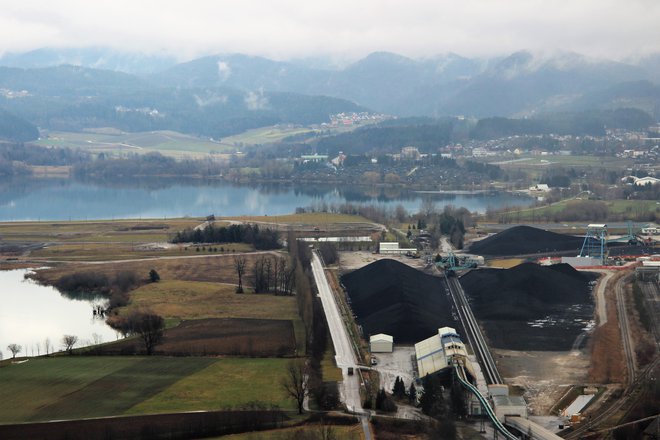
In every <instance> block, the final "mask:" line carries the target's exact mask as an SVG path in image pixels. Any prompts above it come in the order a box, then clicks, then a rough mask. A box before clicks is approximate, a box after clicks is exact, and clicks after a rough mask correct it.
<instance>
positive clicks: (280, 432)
mask: <svg viewBox="0 0 660 440" xmlns="http://www.w3.org/2000/svg"><path fill="white" fill-rule="evenodd" d="M324 434H325V435H327V436H326V437H324V436H323V435H324ZM308 436H313V437H311V438H340V439H342V440H360V439H362V438H364V434H363V432H362V427H361V426H360V425H359V424H357V425H352V426H351V425H349V426H341V425H338V426H322V425H305V426H299V427H295V428H285V429H274V430H270V431H261V432H245V433H242V434H232V435H226V436H222V437H217V438H218V439H222V440H261V439H263V438H268V439H271V440H289V439H295V438H309V437H308Z"/></svg>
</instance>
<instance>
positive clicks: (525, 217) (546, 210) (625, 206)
mask: <svg viewBox="0 0 660 440" xmlns="http://www.w3.org/2000/svg"><path fill="white" fill-rule="evenodd" d="M601 202H602V203H604V204H605V205H606V206H607V209H608V215H610V216H612V217H613V218H616V219H617V220H618V219H625V220H627V219H631V220H632V219H636V218H639V217H640V216H646V215H649V214H652V213H655V214H656V216H658V213H660V202H656V201H655V200H602V201H601ZM574 203H581V200H576V199H569V200H562V201H560V202H556V203H553V204H552V205H547V206H541V207H538V208H522V209H515V210H511V211H509V212H510V215H511V216H512V218H513V219H515V221H516V222H517V221H518V219H520V221H542V220H543V219H548V218H552V217H554V216H558V221H562V220H561V213H562V211H564V210H565V209H566V208H567V207H568V206H569V205H570V204H574ZM610 221H611V220H610Z"/></svg>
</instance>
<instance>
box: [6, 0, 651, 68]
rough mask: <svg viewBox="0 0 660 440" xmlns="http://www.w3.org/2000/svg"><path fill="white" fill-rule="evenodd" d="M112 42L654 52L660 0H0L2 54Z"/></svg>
mask: <svg viewBox="0 0 660 440" xmlns="http://www.w3.org/2000/svg"><path fill="white" fill-rule="evenodd" d="M81 46H109V47H113V48H117V49H122V50H127V51H140V52H147V53H166V54H171V55H174V56H176V57H177V58H179V59H180V60H187V59H191V58H194V57H197V56H200V55H207V54H213V53H230V52H240V53H247V54H251V55H261V56H266V57H270V58H275V59H288V58H296V57H307V56H319V55H321V56H332V57H336V58H345V59H356V58H359V57H361V56H364V55H366V54H368V53H370V52H373V51H391V52H396V53H399V54H402V55H407V56H411V57H424V56H430V55H434V54H440V53H446V52H455V53H458V54H461V55H466V56H488V55H502V54H508V53H511V52H514V51H516V50H521V49H528V50H532V51H543V52H553V51H557V50H565V51H575V52H579V53H582V54H585V55H590V56H593V57H598V58H611V59H622V58H626V57H628V56H637V55H640V54H642V55H643V54H648V53H653V52H660V0H554V1H552V0H451V1H447V0H407V1H405V0H401V1H394V0H332V1H328V0H325V1H319V0H270V1H269V0H262V1H250V0H188V1H181V0H179V1H170V0H112V1H109V0H108V1H101V0H98V1H97V0H44V1H38V0H0V52H6V51H11V52H22V51H27V50H31V49H36V48H40V47H81Z"/></svg>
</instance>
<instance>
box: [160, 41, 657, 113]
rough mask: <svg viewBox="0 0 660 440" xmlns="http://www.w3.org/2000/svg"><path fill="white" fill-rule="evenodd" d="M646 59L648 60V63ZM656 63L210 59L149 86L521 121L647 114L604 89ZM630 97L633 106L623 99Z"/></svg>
mask: <svg viewBox="0 0 660 440" xmlns="http://www.w3.org/2000/svg"><path fill="white" fill-rule="evenodd" d="M649 60H651V61H649ZM657 69H658V64H657V63H654V62H652V58H648V59H645V60H642V61H640V62H639V64H631V63H621V62H613V61H609V60H600V59H598V60H597V59H591V58H588V57H585V56H582V55H579V54H576V53H560V54H556V55H554V56H551V57H547V56H546V57H543V56H538V55H535V54H532V53H530V52H525V51H522V52H516V53H513V54H511V55H509V56H507V57H503V58H491V59H476V58H475V59H471V58H465V57H461V56H459V55H456V54H452V53H449V54H444V55H438V56H435V57H430V58H424V59H412V58H408V57H404V56H401V55H397V54H394V53H389V52H375V53H372V54H369V55H368V56H366V57H365V58H363V59H360V60H357V61H356V62H354V63H352V64H350V65H348V66H346V67H345V68H342V69H319V68H315V67H314V66H307V65H305V64H304V63H288V62H282V61H273V60H268V59H266V58H260V57H250V56H246V55H240V54H226V55H214V56H210V57H204V58H200V59H197V60H193V61H190V62H187V63H182V64H179V65H176V66H174V67H172V68H170V69H167V70H165V71H163V72H160V73H157V74H154V75H153V76H151V77H150V80H151V81H153V82H155V83H157V84H159V85H162V86H167V87H215V86H218V85H224V86H231V87H236V88H239V89H242V90H258V89H260V88H263V89H265V90H271V91H282V92H296V93H303V94H322V95H327V96H334V97H338V98H343V99H347V100H350V101H353V102H357V103H359V104H360V105H363V106H365V107H368V108H371V109H373V110H376V111H380V112H385V113H389V114H394V115H399V116H415V115H428V116H438V115H457V114H464V115H472V116H476V117H490V116H522V115H534V114H538V113H543V112H545V113H547V112H554V111H581V110H585V109H589V108H592V107H591V105H590V104H592V103H593V104H597V105H598V107H596V108H598V109H613V108H617V107H619V106H621V103H622V102H625V103H626V106H627V107H635V108H640V109H642V110H644V111H647V112H653V111H654V107H653V106H649V102H650V101H652V102H655V103H656V104H657V103H660V100H658V99H657V97H656V96H647V97H646V100H645V101H641V100H640V99H638V98H639V96H634V94H635V92H634V90H630V91H629V92H626V91H624V93H623V96H611V95H609V94H608V92H607V90H609V89H611V88H612V87H617V86H618V85H619V84H624V83H629V82H634V81H655V80H657V78H658V77H659V74H658V71H657ZM627 98H635V99H627Z"/></svg>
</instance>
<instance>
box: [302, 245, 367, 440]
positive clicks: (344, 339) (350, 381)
mask: <svg viewBox="0 0 660 440" xmlns="http://www.w3.org/2000/svg"><path fill="white" fill-rule="evenodd" d="M312 272H313V273H314V280H315V281H316V287H317V288H318V291H319V297H320V298H321V303H322V305H323V312H324V313H325V319H326V320H327V321H328V328H329V330H330V336H331V337H332V345H333V346H334V348H335V361H336V362H337V367H339V368H341V371H342V376H343V378H344V380H343V381H342V384H341V387H340V392H341V395H342V400H343V402H344V403H345V404H346V409H348V411H349V412H353V413H356V414H358V415H362V416H363V417H362V427H363V429H364V433H365V438H366V439H367V440H370V439H371V431H370V430H369V424H368V423H367V421H366V417H365V415H366V413H365V412H364V410H363V409H362V399H361V398H360V375H359V373H358V371H357V368H358V365H357V361H356V358H355V352H354V351H353V344H352V342H351V339H350V337H349V336H348V332H347V331H346V327H345V326H344V321H343V319H342V317H341V313H340V312H339V308H338V307H337V302H336V301H335V296H334V295H333V293H332V289H331V288H330V285H329V284H328V280H327V278H326V277H325V272H324V271H323V265H322V263H321V259H320V258H319V256H318V255H317V254H316V252H314V253H313V256H312ZM349 368H352V369H353V371H354V374H352V375H349V374H348V369H349Z"/></svg>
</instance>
